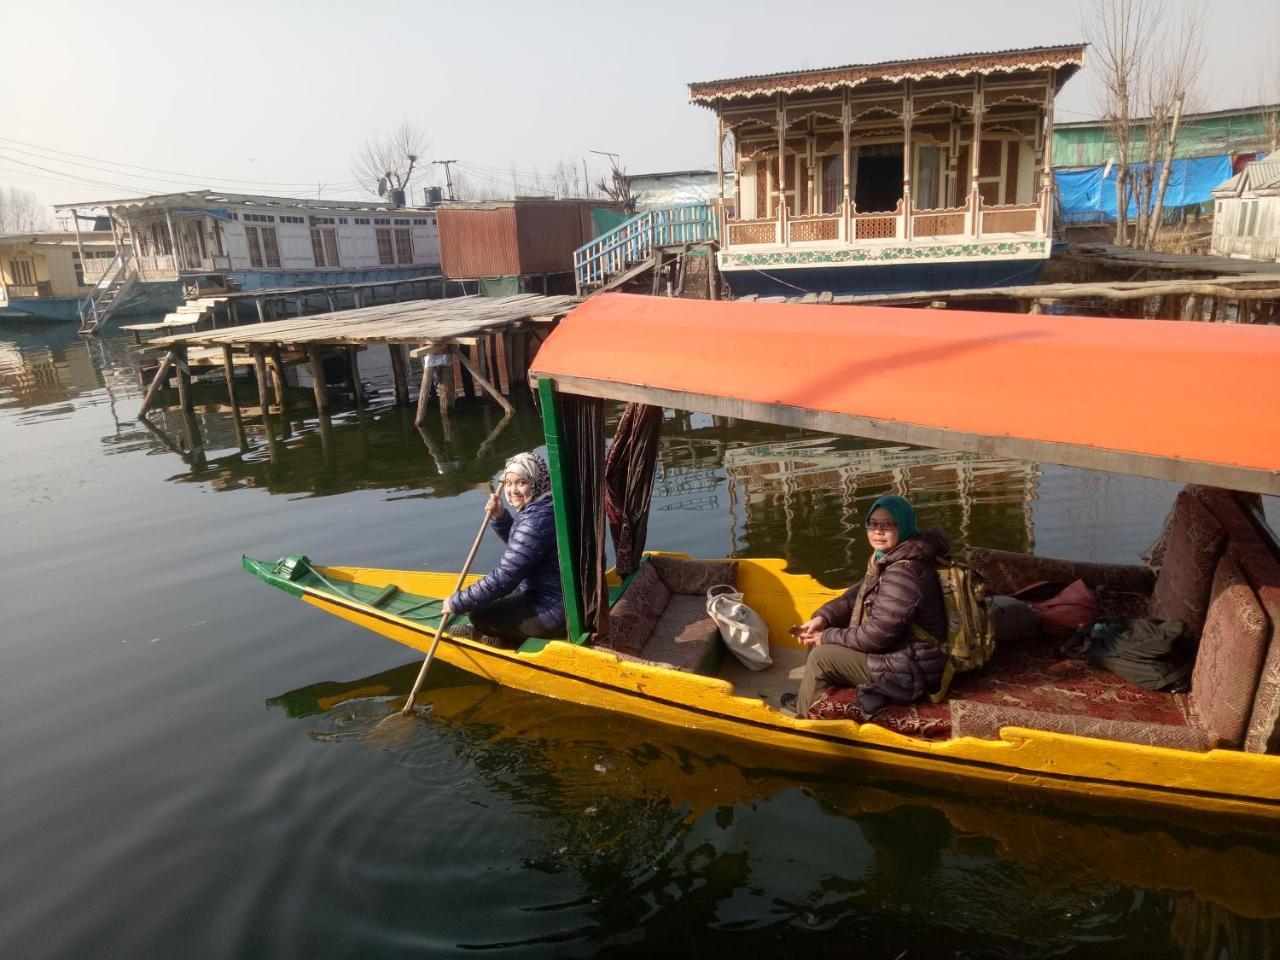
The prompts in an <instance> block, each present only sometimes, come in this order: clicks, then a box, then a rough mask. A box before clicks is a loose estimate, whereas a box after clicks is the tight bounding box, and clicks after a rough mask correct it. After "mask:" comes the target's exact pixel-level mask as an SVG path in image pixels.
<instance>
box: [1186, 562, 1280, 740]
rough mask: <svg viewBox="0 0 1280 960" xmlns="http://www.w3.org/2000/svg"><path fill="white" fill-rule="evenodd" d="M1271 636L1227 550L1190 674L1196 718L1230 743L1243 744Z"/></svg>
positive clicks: (1253, 597) (1256, 600)
mask: <svg viewBox="0 0 1280 960" xmlns="http://www.w3.org/2000/svg"><path fill="white" fill-rule="evenodd" d="M1171 543H1172V541H1171ZM1266 638H1267V618H1266V616H1265V614H1263V612H1262V606H1261V604H1259V603H1258V598H1257V596H1256V595H1255V594H1254V592H1253V590H1252V589H1251V588H1250V586H1249V583H1248V581H1247V580H1245V578H1244V574H1243V573H1242V572H1241V571H1240V566H1239V564H1237V563H1236V561H1235V559H1234V558H1233V556H1232V555H1230V554H1228V555H1226V556H1224V557H1223V558H1222V562H1221V563H1219V564H1218V573H1217V575H1216V576H1215V577H1214V578H1213V602H1212V603H1211V604H1210V606H1209V616H1208V618H1207V619H1206V620H1205V624H1204V633H1203V634H1202V635H1201V637H1200V652H1199V653H1197V654H1196V665H1195V669H1194V670H1193V671H1192V673H1191V706H1192V710H1193V712H1194V716H1195V719H1196V721H1197V722H1198V724H1199V725H1200V726H1201V727H1203V728H1204V729H1205V730H1207V731H1208V732H1209V733H1210V734H1211V735H1212V736H1214V737H1216V738H1217V739H1218V740H1219V741H1220V742H1222V743H1224V744H1226V745H1228V746H1233V747H1238V746H1240V745H1241V743H1243V742H1244V732H1245V728H1246V727H1247V726H1248V723H1249V714H1250V711H1251V710H1252V708H1253V694H1254V692H1255V691H1256V690H1257V689H1258V677H1259V675H1260V674H1261V672H1262V659H1263V656H1264V654H1265V652H1266V651H1265V649H1264V645H1265V643H1266Z"/></svg>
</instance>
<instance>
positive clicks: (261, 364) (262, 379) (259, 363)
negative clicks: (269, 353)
mask: <svg viewBox="0 0 1280 960" xmlns="http://www.w3.org/2000/svg"><path fill="white" fill-rule="evenodd" d="M252 353H253V372H254V375H255V376H256V377H257V379H258V406H259V407H260V408H261V410H262V415H263V416H264V417H265V416H266V415H267V409H268V408H269V407H270V405H271V396H270V392H269V391H268V390H267V360H266V357H264V356H263V354H262V350H260V349H258V350H254V351H252Z"/></svg>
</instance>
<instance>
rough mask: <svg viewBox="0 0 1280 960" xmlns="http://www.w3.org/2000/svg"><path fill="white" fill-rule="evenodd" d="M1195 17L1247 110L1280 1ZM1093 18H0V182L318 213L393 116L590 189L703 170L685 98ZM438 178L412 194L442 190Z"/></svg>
mask: <svg viewBox="0 0 1280 960" xmlns="http://www.w3.org/2000/svg"><path fill="white" fill-rule="evenodd" d="M1171 2H1173V3H1174V4H1175V5H1176V4H1178V3H1179V2H1188V3H1194V2H1197V0H1171ZM1200 2H1202V3H1204V4H1205V5H1206V6H1210V7H1211V10H1210V13H1209V35H1208V37H1207V41H1208V48H1209V54H1208V63H1207V65H1206V71H1205V82H1204V90H1203V95H1202V100H1203V106H1204V108H1205V109H1213V108H1218V107H1228V106H1239V105H1244V104H1248V103H1254V102H1257V100H1258V98H1259V85H1260V70H1261V68H1262V65H1263V64H1264V63H1267V62H1269V63H1270V64H1271V65H1272V69H1273V70H1275V69H1278V68H1280V59H1278V58H1277V56H1276V50H1277V39H1276V38H1278V37H1280V3H1277V2H1276V0H1235V2H1232V3H1230V4H1227V3H1222V2H1220V0H1219V2H1216V3H1215V2H1210V0H1200ZM1091 6H1092V4H1091V3H1090V2H1089V0H1079V2H1072V0H1064V2H1044V0H970V2H968V3H961V2H957V0H951V2H939V0H897V2H887V0H845V2H842V3H841V2H826V3H822V2H816V0H786V2H778V0H772V2H762V3H756V2H738V3H717V4H711V3H692V2H688V0H682V2H665V0H651V2H647V3H628V4H620V3H614V4H610V3H604V2H596V3H579V2H557V3H534V2H525V3H517V2H505V0H504V2H494V0H488V2H486V0H471V2H459V0H453V2H450V3H447V4H445V3H439V4H438V3H432V2H425V0H424V2H418V3H411V2H397V0H379V2H365V3H353V2H347V3H342V2H335V0H311V2H299V3H287V4H286V3H279V2H273V0H257V2H244V0H219V2H213V3H202V4H194V3H190V2H189V0H169V2H166V3H152V2H142V0H113V2H112V3H110V4H102V3H99V2H96V0H95V2H92V3H89V2H78V3H63V2H57V0H43V2H40V0H37V2H26V3H7V4H5V11H4V13H3V14H2V15H0V36H3V38H4V53H3V55H2V56H3V60H2V61H0V62H2V63H3V67H2V68H0V76H3V78H4V80H5V88H6V96H5V97H4V98H3V100H2V101H0V185H10V186H17V187H22V188H25V189H29V190H31V191H33V192H35V193H36V194H37V195H38V197H39V198H40V199H41V200H42V201H44V202H47V203H60V202H70V201H78V200H97V199H110V198H113V197H122V196H130V195H139V194H146V193H159V192H169V191H177V190H182V189H191V188H200V187H205V186H209V187H213V188H216V189H223V190H228V191H243V192H258V193H274V194H283V195H297V196H314V195H315V194H316V191H317V186H318V185H319V184H325V185H326V186H325V187H324V188H323V189H324V195H325V196H326V197H329V198H335V197H346V198H357V197H360V196H363V194H361V193H360V191H359V190H358V189H356V188H354V187H352V186H350V184H351V181H352V179H353V178H352V175H351V173H350V165H351V164H350V161H351V157H352V154H353V153H354V152H355V151H356V149H357V148H358V147H359V145H360V144H361V143H362V142H363V140H364V139H365V137H366V136H368V135H371V134H377V133H379V132H384V131H387V130H389V129H390V128H392V127H394V126H395V125H396V124H397V123H398V122H399V121H400V120H401V119H402V118H408V119H411V120H413V121H416V122H417V123H419V124H421V126H422V127H423V128H424V129H425V130H426V131H427V134H428V138H429V143H430V145H429V147H428V155H429V158H431V159H455V158H456V159H457V160H459V161H461V162H463V163H464V164H467V165H468V166H467V167H465V168H463V169H465V170H466V173H467V175H468V176H469V177H470V178H471V179H472V180H473V181H477V180H481V179H482V178H484V177H492V178H494V181H495V182H497V183H498V184H499V185H503V186H506V187H507V188H508V189H509V186H510V181H511V175H510V173H509V170H510V169H511V168H512V167H515V168H516V169H518V170H521V171H532V170H535V169H536V170H538V171H540V172H541V173H542V174H544V175H545V174H549V173H550V171H551V168H552V167H553V166H554V165H555V163H556V162H557V161H559V160H568V161H572V162H576V163H577V164H579V166H580V165H581V163H582V159H583V157H584V156H585V157H586V158H587V159H588V162H589V163H590V164H591V170H592V176H593V179H594V178H595V177H596V176H597V175H598V174H599V173H601V172H603V169H604V167H605V165H606V163H607V161H605V160H604V159H603V158H601V157H596V156H593V155H591V154H590V153H589V151H591V150H604V151H612V152H614V153H618V154H620V155H621V156H622V160H623V163H624V164H625V165H626V167H627V169H628V170H629V171H630V172H632V173H640V172H645V171H656V170H672V169H685V168H696V167H701V168H706V167H711V166H714V163H715V159H714V158H715V154H714V139H715V134H714V124H713V121H712V114H711V113H710V111H708V110H706V109H704V108H700V107H693V106H691V105H690V104H689V103H688V91H687V88H686V84H687V83H688V82H690V81H696V80H713V79H719V78H723V77H733V76H739V75H742V74H751V73H766V72H771V71H777V70H788V69H796V68H804V67H826V66H834V65H838V64H845V63H860V62H870V61H877V60H888V59H896V58H904V57H918V56H931V55H937V54H948V53H961V52H968V51H975V50H995V49H1000V48H1007V47H1021V46H1035V45H1041V44H1045V45H1048V44H1058V43H1070V42H1074V41H1077V40H1080V39H1082V34H1083V30H1082V28H1081V27H1080V25H1079V21H1078V10H1080V9H1083V8H1091ZM1272 89H1273V90H1274V89H1275V87H1273V88H1272ZM1273 96H1274V94H1273ZM1094 104H1095V93H1094V84H1093V78H1092V76H1091V74H1090V71H1089V67H1088V64H1087V60H1086V67H1085V70H1084V71H1083V72H1082V73H1081V74H1079V75H1077V76H1076V77H1075V78H1074V79H1073V80H1071V81H1070V82H1069V83H1068V84H1067V86H1066V88H1065V90H1064V91H1063V94H1062V96H1061V97H1060V99H1059V101H1058V119H1059V121H1067V120H1078V119H1086V118H1089V117H1092V116H1096V110H1095V106H1094ZM15 141H17V142H15ZM33 145H34V146H33ZM55 151H64V152H69V153H74V154H78V155H80V156H76V157H71V156H66V154H65V153H57V152H55ZM119 164H136V165H140V166H145V167H150V168H155V169H157V170H163V171H170V172H166V173H148V172H145V171H141V170H137V169H129V168H126V167H123V166H119ZM94 167H98V168H100V169H94ZM37 168H44V169H37ZM438 169H439V168H433V169H432V171H431V172H430V173H429V174H428V176H427V178H425V179H422V180H418V179H417V178H415V180H416V182H417V185H418V186H422V185H424V184H426V183H430V182H440V180H441V178H440V176H439V174H438V172H437V171H438ZM50 171H56V172H50ZM213 177H218V178H222V179H220V180H214V179H212V178H213ZM77 178H78V179H77ZM94 180H96V181H100V182H99V183H92V182H86V181H94ZM232 180H238V181H245V182H243V183H233V182H231V181H232ZM415 194H416V196H420V194H417V192H416V190H415ZM415 198H416V197H415Z"/></svg>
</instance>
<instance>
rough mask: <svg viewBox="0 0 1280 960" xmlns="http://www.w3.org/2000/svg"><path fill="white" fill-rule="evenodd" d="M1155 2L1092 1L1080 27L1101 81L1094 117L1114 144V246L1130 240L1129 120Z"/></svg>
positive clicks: (1148, 46) (1134, 110)
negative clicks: (1100, 122) (1089, 14)
mask: <svg viewBox="0 0 1280 960" xmlns="http://www.w3.org/2000/svg"><path fill="white" fill-rule="evenodd" d="M1159 7H1160V2H1159V0H1093V2H1092V5H1091V6H1090V8H1089V10H1090V12H1091V16H1090V17H1088V19H1085V20H1083V21H1082V23H1081V24H1080V25H1081V27H1082V28H1083V30H1084V33H1085V35H1086V37H1088V39H1089V43H1090V45H1091V47H1092V50H1093V55H1094V56H1095V57H1096V58H1097V62H1098V76H1099V79H1100V80H1101V83H1102V91H1101V102H1100V104H1099V110H1098V113H1099V115H1100V116H1101V117H1102V121H1103V127H1104V129H1105V130H1106V132H1107V134H1108V135H1109V136H1110V137H1111V139H1112V141H1113V142H1114V143H1115V145H1116V158H1115V171H1116V235H1115V242H1116V243H1117V244H1118V245H1124V244H1125V243H1126V242H1127V241H1128V236H1129V229H1128V220H1129V198H1130V196H1131V194H1132V186H1131V183H1130V176H1131V174H1132V166H1133V152H1132V146H1133V120H1134V117H1135V116H1136V115H1137V114H1138V112H1139V109H1140V107H1139V102H1140V101H1139V96H1140V94H1141V91H1142V79H1141V78H1142V76H1143V73H1144V71H1145V69H1146V63H1147V59H1148V57H1149V56H1150V54H1151V37H1152V34H1151V27H1152V25H1153V20H1154V18H1155V16H1156V15H1157V13H1158V9H1159Z"/></svg>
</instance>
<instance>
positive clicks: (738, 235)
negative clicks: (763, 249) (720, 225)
mask: <svg viewBox="0 0 1280 960" xmlns="http://www.w3.org/2000/svg"><path fill="white" fill-rule="evenodd" d="M777 242H778V221H777V220H775V219H772V218H770V219H768V220H731V221H729V243H730V244H731V245H737V244H748V243H777Z"/></svg>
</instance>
